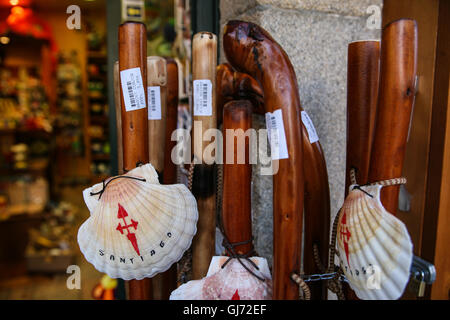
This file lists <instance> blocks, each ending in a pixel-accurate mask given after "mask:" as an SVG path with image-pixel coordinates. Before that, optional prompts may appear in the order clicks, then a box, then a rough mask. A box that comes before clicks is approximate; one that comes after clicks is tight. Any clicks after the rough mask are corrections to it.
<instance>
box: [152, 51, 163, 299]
mask: <svg viewBox="0 0 450 320" xmlns="http://www.w3.org/2000/svg"><path fill="white" fill-rule="evenodd" d="M147 91H148V149H149V162H150V163H151V164H152V165H153V167H154V168H155V170H156V172H157V173H158V176H159V180H160V182H162V177H163V176H164V151H165V143H166V137H165V135H166V104H167V103H166V102H167V67H166V60H165V59H164V58H162V57H157V56H151V57H147ZM152 287H153V299H156V300H162V299H166V298H164V297H163V275H162V274H157V275H155V276H154V277H153V278H152Z"/></svg>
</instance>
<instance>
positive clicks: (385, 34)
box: [369, 19, 417, 215]
mask: <svg viewBox="0 0 450 320" xmlns="http://www.w3.org/2000/svg"><path fill="white" fill-rule="evenodd" d="M381 43H382V45H381V54H380V57H381V58H380V85H379V86H380V89H379V95H378V107H377V119H376V125H375V136H374V141H373V148H372V154H371V160H370V169H369V182H375V181H380V180H385V179H392V178H398V177H400V176H401V175H402V169H403V161H404V157H405V150H406V140H407V137H408V132H409V126H410V120H411V112H412V106H413V103H414V96H415V90H416V87H415V83H416V73H417V24H416V22H415V21H414V20H411V19H400V20H397V21H394V22H392V23H390V24H388V25H387V26H386V27H384V28H383V31H382V37H381ZM398 191H399V187H398V186H390V187H385V188H383V189H382V191H381V201H382V203H383V205H384V207H385V208H386V210H387V211H388V212H391V213H392V214H394V215H395V214H396V213H397V207H398Z"/></svg>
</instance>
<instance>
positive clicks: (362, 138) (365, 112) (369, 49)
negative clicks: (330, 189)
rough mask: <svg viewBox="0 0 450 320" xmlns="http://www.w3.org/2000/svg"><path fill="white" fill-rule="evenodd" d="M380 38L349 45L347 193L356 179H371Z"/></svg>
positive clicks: (358, 180)
mask: <svg viewBox="0 0 450 320" xmlns="http://www.w3.org/2000/svg"><path fill="white" fill-rule="evenodd" d="M379 71H380V42H379V41H357V42H352V43H350V44H349V46H348V72H347V170H346V175H345V176H346V179H345V195H346V196H347V194H348V188H349V187H350V185H351V181H350V170H351V169H352V168H353V169H355V173H356V176H355V177H356V181H357V182H358V183H359V184H361V185H363V184H366V183H367V182H368V178H369V164H370V154H371V150H372V142H373V136H374V129H375V119H376V112H377V102H378V84H379V74H380V72H379Z"/></svg>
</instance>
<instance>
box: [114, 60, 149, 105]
mask: <svg viewBox="0 0 450 320" xmlns="http://www.w3.org/2000/svg"><path fill="white" fill-rule="evenodd" d="M120 82H121V85H122V92H123V100H124V101H125V110H126V111H134V110H139V109H143V108H146V107H147V104H146V101H145V90H144V86H143V84H142V83H143V82H142V75H141V68H133V69H127V70H123V71H120Z"/></svg>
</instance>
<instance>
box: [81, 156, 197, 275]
mask: <svg viewBox="0 0 450 320" xmlns="http://www.w3.org/2000/svg"><path fill="white" fill-rule="evenodd" d="M127 176H130V177H136V178H144V179H145V182H143V181H138V180H135V179H127V178H120V179H116V180H113V181H111V182H110V183H109V184H108V185H107V187H106V189H105V191H104V192H103V194H102V196H101V198H100V200H99V195H94V196H92V195H91V192H92V193H95V192H98V191H100V190H102V188H103V184H102V183H99V184H96V185H94V186H93V187H91V188H88V189H86V190H84V191H83V196H84V199H85V202H86V205H87V207H88V208H89V210H90V212H91V216H90V217H89V218H88V219H87V220H86V221H85V222H84V223H83V224H82V226H81V227H80V229H79V231H78V244H79V246H80V249H81V252H82V253H83V254H84V256H85V258H86V260H88V261H89V262H90V263H92V264H93V265H94V266H95V268H96V269H97V270H99V271H100V272H103V273H106V274H108V275H109V276H110V277H111V278H121V279H124V280H130V279H137V280H140V279H143V278H148V277H152V276H154V275H155V274H157V273H159V272H164V271H166V270H167V269H168V268H169V267H170V266H171V265H172V264H173V263H175V262H177V261H178V260H179V259H180V258H181V257H182V255H183V253H184V252H185V251H186V250H187V249H188V248H189V247H190V245H191V242H192V238H193V237H194V235H195V233H196V231H197V227H196V224H197V220H198V211H197V204H196V201H195V198H194V196H193V195H192V194H191V193H190V192H189V190H188V189H187V188H186V186H184V185H182V184H178V185H160V184H159V182H158V175H157V173H156V171H155V169H154V168H153V167H152V165H150V164H147V165H144V166H141V167H139V168H136V169H134V170H132V171H130V172H129V173H128V174H127Z"/></svg>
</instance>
